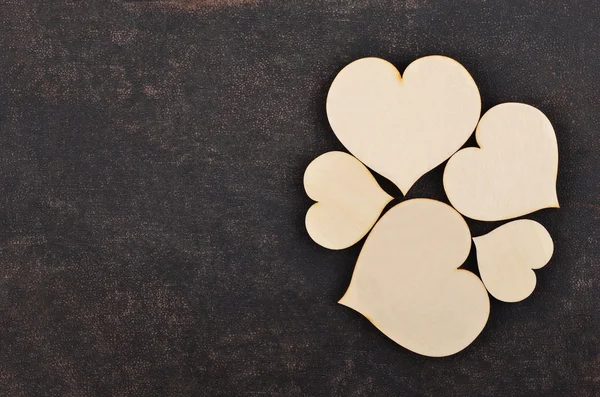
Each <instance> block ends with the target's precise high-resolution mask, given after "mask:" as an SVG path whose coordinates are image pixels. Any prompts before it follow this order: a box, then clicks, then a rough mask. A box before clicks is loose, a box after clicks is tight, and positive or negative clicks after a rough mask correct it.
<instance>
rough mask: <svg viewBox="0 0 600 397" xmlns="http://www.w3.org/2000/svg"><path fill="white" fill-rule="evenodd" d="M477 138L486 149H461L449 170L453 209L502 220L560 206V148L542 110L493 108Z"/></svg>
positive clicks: (516, 106) (514, 106) (446, 172)
mask: <svg viewBox="0 0 600 397" xmlns="http://www.w3.org/2000/svg"><path fill="white" fill-rule="evenodd" d="M476 138H477V143H478V144H479V146H480V147H481V148H466V149H463V150H461V151H459V152H458V153H456V154H455V155H454V156H452V158H450V160H449V161H448V164H447V165H446V169H445V170H444V188H445V190H446V194H447V195H448V199H449V200H450V202H451V203H452V205H453V206H454V208H456V209H457V210H458V211H459V212H460V213H462V214H463V215H465V216H468V217H469V218H473V219H478V220H481V221H497V220H503V219H510V218H515V217H518V216H522V215H525V214H528V213H531V212H533V211H537V210H539V209H542V208H547V207H555V208H557V207H558V199H557V197H556V176H557V172H558V147H557V144H556V136H555V134H554V129H553V128H552V124H550V121H549V120H548V118H547V117H546V116H545V115H544V114H543V113H542V112H540V111H539V110H538V109H536V108H534V107H533V106H529V105H525V104H522V103H503V104H501V105H497V106H494V107H493V108H491V109H490V110H489V111H488V112H487V113H485V114H484V115H483V117H482V118H481V121H480V122H479V125H478V126H477V132H476Z"/></svg>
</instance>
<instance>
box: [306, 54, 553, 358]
mask: <svg viewBox="0 0 600 397" xmlns="http://www.w3.org/2000/svg"><path fill="white" fill-rule="evenodd" d="M480 113H481V97H480V95H479V90H478V88H477V85H476V84H475V82H474V80H473V78H472V77H471V75H470V74H469V72H468V71H467V70H466V69H465V68H464V67H463V66H462V65H460V64H459V63H458V62H456V61H454V60H452V59H450V58H447V57H443V56H428V57H424V58H420V59H417V60H416V61H414V62H413V63H411V64H410V65H409V66H408V67H407V68H406V70H405V72H404V76H401V75H400V73H399V72H398V70H397V69H396V68H395V67H394V66H393V65H392V64H390V63H388V62H387V61H384V60H382V59H379V58H364V59H360V60H357V61H355V62H353V63H351V64H349V65H348V66H346V67H345V68H344V69H343V70H342V71H341V72H340V73H339V74H338V75H337V77H336V78H335V80H334V81H333V83H332V85H331V88H330V90H329V94H328V97H327V116H328V119H329V122H330V124H331V127H332V129H333V131H334V132H335V134H336V136H337V137H338V138H339V139H340V141H341V142H342V143H343V144H344V146H345V147H346V148H347V149H348V150H349V151H350V153H352V155H353V156H351V155H349V154H346V153H343V152H329V153H326V154H323V155H322V156H320V157H318V158H317V159H315V160H314V161H313V162H312V163H311V164H310V165H309V166H308V168H307V170H306V173H305V175H304V186H305V189H306V192H307V194H308V195H309V197H310V198H312V199H313V200H315V201H317V203H315V204H314V205H313V206H312V207H311V208H310V209H309V210H308V213H307V214H306V227H307V230H308V232H309V234H310V236H311V237H312V238H313V240H314V241H316V242H317V243H318V244H320V245H322V246H324V247H326V248H330V249H342V248H347V247H349V246H351V245H353V244H355V243H356V242H358V241H359V240H360V239H361V238H363V237H364V236H365V235H366V234H367V233H368V232H369V230H371V228H373V230H372V231H371V234H370V235H369V236H368V238H367V240H366V242H365V244H364V247H363V248H362V251H361V253H360V255H359V258H358V261H357V263H356V267H355V270H354V274H353V276H352V281H351V283H350V286H349V288H348V290H347V292H346V294H345V295H344V297H343V298H342V299H341V300H340V303H341V304H343V305H346V306H348V307H351V308H353V309H354V310H356V311H358V312H360V313H362V314H363V315H364V316H365V317H367V318H368V319H369V320H370V321H371V322H372V323H373V324H374V325H375V326H376V327H377V328H379V330H381V331H382V332H383V333H384V334H386V335H387V336H388V337H390V338H391V339H392V340H394V341H395V342H396V343H398V344H400V345H402V346H404V347H406V348H407V349H410V350H412V351H414V352H416V353H419V354H422V355H427V356H433V357H440V356H447V355H451V354H454V353H456V352H458V351H460V350H462V349H464V348H465V347H467V346H468V345H469V344H470V343H471V342H473V340H474V339H475V338H476V337H477V336H478V335H479V334H480V333H481V331H482V329H483V327H484V326H485V324H486V323H487V320H488V317H489V310H490V302H489V297H488V292H487V291H489V293H490V294H492V295H493V296H494V297H495V298H497V299H499V300H502V301H506V302H517V301H521V300H523V299H525V298H526V297H528V296H529V295H530V294H531V293H532V292H533V289H534V288H535V284H536V277H535V273H534V272H533V270H532V269H538V268H541V267H542V266H544V265H545V264H546V263H547V262H548V261H549V260H550V257H551V256H552V253H553V249H554V246H553V242H552V238H551V237H550V235H549V234H548V232H547V231H546V229H545V228H544V227H543V226H542V225H540V224H539V223H537V222H535V221H532V220H527V219H522V220H516V221H512V222H509V223H506V224H504V225H502V226H500V227H498V228H497V229H495V230H493V231H492V232H490V233H488V234H486V235H484V236H479V237H474V238H472V237H471V233H470V231H469V228H468V226H467V224H466V222H465V220H464V219H463V217H462V216H461V215H460V214H463V215H464V216H466V217H469V218H473V219H477V220H482V221H497V220H507V219H511V218H516V217H519V216H522V215H526V214H529V213H531V212H533V211H536V210H539V209H542V208H548V207H558V200H557V197H556V176H557V171H558V148H557V143H556V136H555V134H554V130H553V128H552V125H551V123H550V121H549V120H548V119H547V118H546V116H545V115H544V114H543V113H542V112H540V111H539V110H537V109H536V108H534V107H532V106H529V105H525V104H522V103H503V104H500V105H497V106H495V107H493V108H491V109H490V110H489V111H488V112H486V113H485V114H484V115H483V117H481V119H480V118H479V116H480ZM473 130H476V132H475V134H476V139H477V143H478V145H479V148H466V149H462V150H459V151H458V152H457V150H458V149H459V148H460V147H461V146H462V145H463V144H464V143H465V141H466V140H467V139H468V138H469V136H470V135H471V134H472V133H473ZM448 158H450V160H449V161H448V163H447V164H446V167H445V170H444V178H443V181H444V188H445V191H446V194H447V196H448V199H449V201H450V203H451V204H452V206H454V208H453V207H451V206H449V205H447V204H445V203H442V202H439V201H435V200H430V199H412V200H406V201H403V202H401V203H400V204H398V205H396V206H394V207H393V208H391V209H390V210H389V211H388V212H386V214H385V215H384V216H383V217H381V219H379V216H380V214H381V212H382V211H383V209H384V207H385V206H386V205H387V204H388V203H389V202H390V201H391V200H392V197H390V196H389V195H388V194H386V193H385V192H384V191H383V190H382V189H381V188H380V187H379V186H378V184H377V182H376V181H375V179H374V178H373V176H372V174H371V173H370V171H369V170H368V169H367V168H366V167H365V165H366V166H368V167H370V168H371V169H373V170H374V171H376V172H378V173H379V174H381V175H383V176H385V177H386V178H388V179H389V180H391V181H392V182H394V183H395V184H396V185H397V186H398V187H399V188H400V190H401V191H402V192H403V193H404V194H406V193H407V192H408V190H409V189H410V187H411V186H412V185H413V184H414V183H415V182H416V181H417V180H418V179H419V178H420V177H421V176H422V175H423V174H425V173H426V172H428V171H430V170H431V169H433V168H435V167H436V166H437V165H439V164H441V163H442V162H444V161H445V160H447V159H448ZM357 159H359V160H360V161H359V160H357ZM361 161H362V163H361ZM363 163H364V164H365V165H363ZM459 213H460V214H459ZM378 219H379V221H378ZM374 225H375V226H374ZM471 239H473V241H474V242H475V247H476V250H477V261H478V266H479V271H480V275H481V280H482V281H483V283H482V281H481V280H480V279H479V278H478V277H477V276H476V275H475V274H473V273H471V272H469V271H466V270H462V269H458V268H459V267H460V266H461V265H462V264H463V263H464V261H465V259H466V258H467V256H468V254H469V251H470V249H471ZM486 289H487V291H486Z"/></svg>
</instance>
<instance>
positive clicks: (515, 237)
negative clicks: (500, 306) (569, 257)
mask: <svg viewBox="0 0 600 397" xmlns="http://www.w3.org/2000/svg"><path fill="white" fill-rule="evenodd" d="M473 241H474V242H475V248H476V249H477V263H478V266H479V273H480V274H481V279H482V280H483V283H484V284H485V287H486V288H487V290H488V291H489V292H490V294H492V296H493V297H494V298H496V299H498V300H501V301H503V302H519V301H522V300H523V299H525V298H527V297H528V296H529V295H531V293H532V292H533V290H534V289H535V284H536V277H535V272H534V271H533V270H532V269H540V268H542V267H544V266H545V265H546V264H547V263H548V261H549V260H550V258H551V257H552V253H553V251H554V244H553V242H552V237H550V234H549V233H548V231H547V230H546V228H544V226H542V225H540V224H539V223H538V222H535V221H532V220H529V219H521V220H518V221H513V222H509V223H507V224H504V225H502V226H500V227H498V228H496V229H494V230H492V231H491V232H490V233H488V234H486V235H483V236H479V237H475V238H473Z"/></svg>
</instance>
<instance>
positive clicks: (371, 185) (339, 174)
mask: <svg viewBox="0 0 600 397" xmlns="http://www.w3.org/2000/svg"><path fill="white" fill-rule="evenodd" d="M304 188H305V190H306V194H308V197H310V198H311V199H313V200H315V201H317V203H315V204H313V206H312V207H310V208H309V210H308V212H307V213H306V230H308V234H309V235H310V237H311V238H312V239H313V240H314V241H315V242H316V243H317V244H319V245H322V246H323V247H325V248H329V249H334V250H335V249H343V248H347V247H350V246H351V245H354V244H355V243H357V242H358V241H359V240H360V239H361V238H363V237H364V236H365V235H366V234H367V233H368V232H369V230H371V228H372V227H373V225H374V224H375V222H376V221H377V218H379V214H381V211H383V208H384V207H385V205H386V204H387V203H389V202H390V200H392V197H390V196H389V195H388V194H387V193H385V192H384V191H383V190H382V189H381V188H380V187H379V185H378V184H377V181H376V180H375V178H374V177H373V175H371V172H369V170H368V169H367V168H366V167H365V166H364V165H363V164H362V163H361V162H360V161H358V160H357V159H355V158H354V157H352V156H350V155H349V154H347V153H343V152H329V153H325V154H323V155H321V156H319V157H317V158H316V159H315V160H313V161H312V163H310V164H309V166H308V168H307V169H306V172H305V173H304Z"/></svg>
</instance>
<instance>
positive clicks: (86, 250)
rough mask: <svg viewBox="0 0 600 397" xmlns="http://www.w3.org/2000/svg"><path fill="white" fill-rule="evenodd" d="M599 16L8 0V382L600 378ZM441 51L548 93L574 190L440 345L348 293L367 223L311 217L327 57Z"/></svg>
mask: <svg viewBox="0 0 600 397" xmlns="http://www.w3.org/2000/svg"><path fill="white" fill-rule="evenodd" d="M599 31H600V6H598V3H597V1H595V0H583V1H578V2H572V3H571V4H567V3H566V2H560V1H539V0H531V1H487V2H486V1H475V0H471V1H465V0H461V1H455V2H436V1H428V0H411V1H407V2H400V1H391V0H390V1H383V0H380V1H367V0H356V1H341V0H340V1H337V0H330V1H325V0H323V1H310V2H309V1H301V0H293V1H292V0H286V1H284V0H281V1H245V2H244V1H231V0H230V1H184V0H181V1H162V2H153V1H106V2H100V1H82V2H79V1H43V2H42V1H32V0H0V53H1V54H2V55H1V56H0V203H1V205H0V352H1V359H0V395H2V396H10V397H24V396H69V397H86V396H263V395H268V396H398V395H400V396H453V395H457V396H458V395H464V396H466V395H470V396H475V395H476V396H542V395H543V396H561V397H562V396H598V395H600V333H599V329H600V298H599V295H598V291H599V290H600V245H599V238H600V227H599V226H600V183H599V178H600V177H599V175H600V132H599V130H600V112H598V109H597V108H598V99H597V96H598V93H599V92H600V56H599V54H600V40H598V32H599ZM436 53H440V54H445V55H448V56H451V57H454V58H456V59H457V60H459V61H460V62H462V63H463V64H464V65H465V66H466V67H467V68H468V69H469V70H470V71H471V73H472V75H473V76H474V78H475V80H476V81H477V82H478V84H479V86H480V90H481V93H482V96H483V100H484V110H485V109H488V108H489V107H491V106H493V105H494V104H497V103H500V102H506V101H522V102H526V103H529V104H532V105H534V106H537V107H539V108H540V109H541V110H542V111H544V112H545V113H546V114H547V115H548V117H549V118H550V120H551V121H552V122H553V123H554V126H555V129H556V133H557V137H558V142H559V150H560V171H559V181H558V183H559V185H558V186H559V188H558V190H559V200H560V202H561V205H562V208H561V209H560V210H543V211H539V212H538V213H535V214H534V215H532V218H533V219H536V220H538V221H540V222H542V223H543V224H544V225H545V226H546V227H547V228H548V230H549V231H550V233H551V234H552V236H553V237H554V239H555V245H556V254H555V255H554V258H553V259H552V260H551V262H550V264H549V265H548V266H547V267H545V268H544V269H542V270H541V271H538V272H537V274H538V287H537V289H536V290H535V292H534V294H533V295H532V296H531V297H530V298H529V299H527V300H526V301H524V302H522V303H519V304H502V303H499V302H497V301H492V313H491V317H490V321H489V323H488V326H487V328H486V329H485V330H484V331H483V333H482V334H481V336H480V337H479V338H478V339H477V340H476V341H475V342H474V343H473V344H472V345H471V346H470V347H469V348H468V349H467V350H465V351H463V352H462V353H459V354H457V355H455V356H452V357H449V358H444V359H430V358H425V357H420V356H417V355H415V354H413V353H410V352H409V351H407V350H405V349H403V348H401V347H399V346H397V345H395V344H394V343H393V342H391V341H390V340H388V339H386V338H385V337H384V336H383V335H382V334H381V333H380V332H379V331H377V330H376V329H375V328H374V327H373V326H372V325H371V324H370V323H369V322H368V321H367V320H366V319H364V318H362V317H361V316H360V315H359V314H357V313H355V312H353V311H351V310H349V309H347V308H345V307H343V306H341V305H337V304H336V301H337V300H338V299H339V298H340V297H341V295H342V294H343V292H344V290H345V288H346V287H347V285H348V281H349V279H350V276H351V274H352V269H353V266H354V262H355V260H356V257H357V255H358V252H359V249H360V244H359V246H357V247H353V248H351V249H349V250H346V251H341V252H332V251H327V250H325V249H322V248H320V247H318V246H317V245H316V244H314V243H313V242H312V241H311V240H310V239H309V237H308V235H307V234H306V232H305V230H304V227H303V218H304V213H305V211H306V209H307V208H308V207H309V205H310V200H309V199H308V198H307V197H306V196H305V194H304V192H303V188H302V174H303V171H304V168H305V167H306V166H307V165H308V163H309V162H310V161H311V160H312V159H313V158H315V157H316V156H317V155H319V154H321V153H324V152H325V151H328V150H332V149H341V148H342V147H341V145H340V143H339V142H338V141H337V140H336V139H335V137H334V135H333V134H332V132H331V131H330V129H329V127H328V124H327V120H326V117H325V107H324V105H325V95H326V92H327V88H328V85H329V83H330V82H331V80H332V78H333V77H334V76H335V74H336V73H337V72H338V71H339V70H340V68H342V67H343V66H344V65H345V64H347V63H348V62H350V61H351V60H354V59H356V58H358V57H363V56H368V55H375V56H380V57H383V58H386V59H388V60H390V61H392V62H394V63H395V64H396V65H397V66H398V67H399V68H401V69H402V68H404V67H405V66H406V65H408V64H409V63H410V62H411V61H412V60H414V59H415V58H417V57H420V56H423V55H427V54H436ZM470 144H473V142H472V141H471V142H470ZM384 185H385V186H386V187H387V188H388V190H390V191H391V192H392V193H394V194H396V195H397V193H398V192H397V190H393V189H390V186H389V184H387V183H385V182H384ZM409 197H434V198H438V199H442V200H445V196H444V193H443V190H442V183H441V168H440V167H438V168H437V169H436V170H434V171H433V172H432V173H430V174H428V175H427V176H425V177H423V178H422V179H421V180H420V181H419V182H418V183H417V184H416V185H415V186H414V188H413V189H412V190H411V192H410V194H409ZM469 224H470V226H471V228H472V231H473V233H474V234H475V235H478V234H481V233H484V232H486V231H488V230H491V228H492V227H494V226H496V225H495V224H491V225H490V224H483V223H479V222H469ZM465 267H467V268H470V269H474V268H475V262H474V255H473V252H472V254H471V256H470V258H469V260H468V262H467V263H466V265H465Z"/></svg>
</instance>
